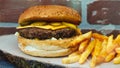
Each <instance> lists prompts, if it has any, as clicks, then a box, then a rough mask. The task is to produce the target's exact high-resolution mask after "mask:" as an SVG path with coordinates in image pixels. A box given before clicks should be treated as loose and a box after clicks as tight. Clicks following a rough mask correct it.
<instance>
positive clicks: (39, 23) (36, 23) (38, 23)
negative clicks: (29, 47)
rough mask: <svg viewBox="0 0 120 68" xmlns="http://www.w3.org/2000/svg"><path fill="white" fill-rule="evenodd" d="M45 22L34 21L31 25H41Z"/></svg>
mask: <svg viewBox="0 0 120 68" xmlns="http://www.w3.org/2000/svg"><path fill="white" fill-rule="evenodd" d="M46 24H47V23H46V22H34V23H32V24H31V26H43V25H46Z"/></svg>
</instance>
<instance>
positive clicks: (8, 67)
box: [0, 23, 17, 68]
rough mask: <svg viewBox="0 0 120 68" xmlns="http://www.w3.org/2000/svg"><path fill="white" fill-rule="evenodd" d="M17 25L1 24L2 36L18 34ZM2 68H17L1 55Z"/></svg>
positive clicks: (0, 67) (0, 65) (0, 31)
mask: <svg viewBox="0 0 120 68" xmlns="http://www.w3.org/2000/svg"><path fill="white" fill-rule="evenodd" d="M16 26H17V24H16V23H0V36H1V35H7V34H14V33H15V32H16V29H15V27H16ZM0 68H17V67H16V66H15V65H14V64H12V63H10V62H9V61H8V60H7V59H6V58H5V57H3V56H1V55H0Z"/></svg>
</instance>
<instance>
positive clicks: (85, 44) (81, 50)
mask: <svg viewBox="0 0 120 68" xmlns="http://www.w3.org/2000/svg"><path fill="white" fill-rule="evenodd" d="M88 43H89V40H85V41H83V42H81V44H80V46H79V52H80V53H82V52H83V51H84V50H85V48H86V47H87V46H88Z"/></svg>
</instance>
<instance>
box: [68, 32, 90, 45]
mask: <svg viewBox="0 0 120 68" xmlns="http://www.w3.org/2000/svg"><path fill="white" fill-rule="evenodd" d="M91 36H92V31H90V32H88V33H85V34H82V35H80V36H78V37H77V38H75V39H74V40H73V41H71V43H70V45H71V46H73V45H75V43H79V42H82V41H83V40H86V39H90V38H91Z"/></svg>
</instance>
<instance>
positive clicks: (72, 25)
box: [62, 22, 77, 29]
mask: <svg viewBox="0 0 120 68" xmlns="http://www.w3.org/2000/svg"><path fill="white" fill-rule="evenodd" d="M62 24H63V25H66V26H67V27H70V28H73V29H76V28H77V26H76V25H74V24H71V23H67V22H62Z"/></svg>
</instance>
